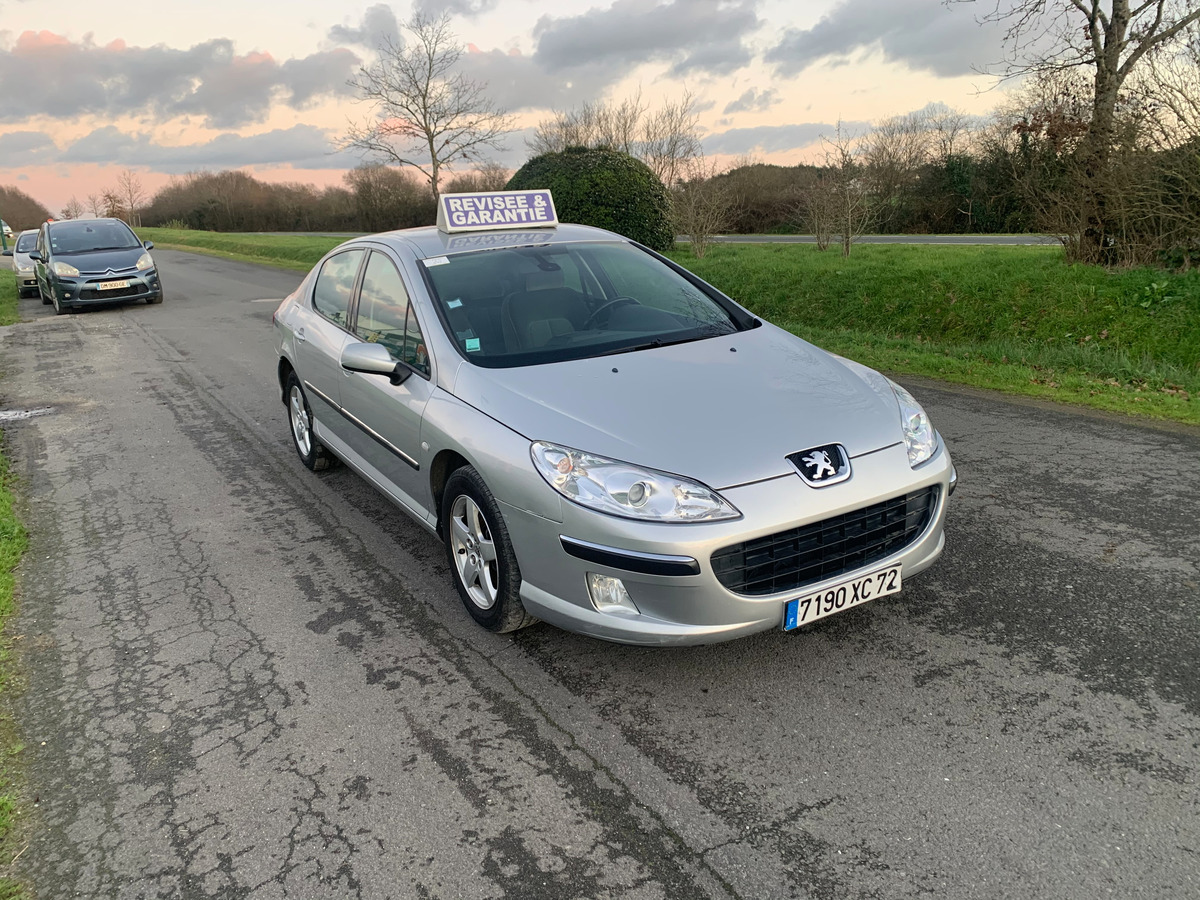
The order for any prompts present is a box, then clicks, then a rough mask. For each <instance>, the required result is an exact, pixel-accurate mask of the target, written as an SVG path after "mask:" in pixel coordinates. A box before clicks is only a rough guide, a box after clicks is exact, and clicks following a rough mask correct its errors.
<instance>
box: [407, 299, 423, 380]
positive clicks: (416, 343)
mask: <svg viewBox="0 0 1200 900" xmlns="http://www.w3.org/2000/svg"><path fill="white" fill-rule="evenodd" d="M400 358H401V359H403V360H404V361H405V362H406V363H408V364H409V365H410V366H412V367H413V368H414V369H416V370H417V371H418V372H424V373H425V375H426V377H428V375H429V354H428V353H427V352H426V351H425V339H424V338H423V337H421V326H420V325H418V324H417V314H416V312H415V311H414V310H413V308H412V307H411V306H410V307H409V308H408V327H407V329H406V330H405V333H404V355H403V356H402V357H400Z"/></svg>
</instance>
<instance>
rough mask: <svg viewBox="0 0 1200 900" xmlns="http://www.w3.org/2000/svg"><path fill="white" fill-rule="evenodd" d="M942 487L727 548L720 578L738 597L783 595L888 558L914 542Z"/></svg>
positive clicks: (721, 553)
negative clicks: (742, 595)
mask: <svg viewBox="0 0 1200 900" xmlns="http://www.w3.org/2000/svg"><path fill="white" fill-rule="evenodd" d="M937 498H938V488H937V486H936V485H934V486H932V487H927V488H923V489H921V490H919V491H913V492H912V493H911V494H905V495H903V496H901V497H893V498H892V499H891V500H884V501H883V502H882V503H875V504H872V505H871V506H866V507H863V508H862V509H856V510H854V511H853V512H848V513H843V514H842V515H840V516H833V517H832V518H829V519H824V520H822V521H820V522H813V523H812V524H810V525H801V526H800V527H799V528H789V529H788V530H787V531H780V532H778V533H776V534H770V535H767V536H766V537H761V538H755V539H754V540H752V541H745V542H744V543H741V544H734V545H732V546H730V547H723V548H722V549H720V550H718V551H717V552H716V553H714V554H713V555H712V566H713V571H714V572H715V573H716V576H717V580H718V581H720V582H721V584H723V585H724V586H725V587H727V588H729V590H731V591H733V592H734V593H735V594H748V595H751V596H754V595H760V594H777V593H780V592H782V591H792V590H795V589H796V588H800V587H804V585H806V584H816V583H817V582H818V581H824V580H825V579H827V578H835V577H837V576H838V575H843V574H845V573H846V572H853V571H854V570H855V569H861V568H862V567H864V566H869V565H871V563H874V562H878V561H879V560H881V559H886V558H887V557H889V556H891V555H892V554H893V553H896V552H898V551H900V550H903V549H904V548H905V547H907V546H908V545H909V544H911V543H913V541H915V540H916V539H917V538H918V537H920V535H921V533H922V532H923V531H924V530H925V528H926V526H927V525H928V524H929V520H930V519H931V518H932V517H933V511H934V510H935V509H936V508H937Z"/></svg>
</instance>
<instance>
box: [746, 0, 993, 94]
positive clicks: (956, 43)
mask: <svg viewBox="0 0 1200 900" xmlns="http://www.w3.org/2000/svg"><path fill="white" fill-rule="evenodd" d="M1001 2H1007V0H1001ZM988 6H989V9H990V6H991V5H990V4H988ZM975 16H976V9H975V6H974V4H970V3H964V4H955V3H950V4H947V3H945V2H943V0H841V2H840V3H839V4H838V5H837V6H836V7H834V9H833V10H832V11H831V12H830V13H829V14H828V15H826V16H824V17H822V18H821V20H820V21H819V22H817V24H816V25H814V26H813V27H812V28H810V29H808V30H806V31H802V30H799V29H794V28H789V29H788V30H787V31H785V32H784V35H783V39H782V40H781V41H780V42H779V43H778V44H777V45H776V46H775V47H773V48H771V49H770V50H769V51H767V54H766V56H765V59H766V61H767V62H769V63H773V64H774V65H775V66H776V68H777V69H778V71H779V73H780V74H781V75H785V76H790V75H796V74H798V73H800V72H802V71H804V70H805V69H806V68H808V67H809V66H811V65H813V64H814V63H817V62H820V61H822V60H827V61H830V62H832V63H835V64H836V63H844V62H845V61H846V58H847V57H848V56H849V55H850V54H852V53H854V52H855V51H858V50H863V49H872V48H878V49H879V50H881V51H882V53H883V57H884V59H886V60H888V61H889V62H899V63H903V64H904V65H907V66H908V67H909V68H911V69H917V70H925V71H929V72H932V73H933V74H935V75H938V76H941V77H954V76H958V75H969V74H971V73H972V72H974V71H978V70H980V69H984V68H987V67H988V66H990V65H992V64H994V63H996V62H997V61H999V60H1000V59H1002V58H1003V57H1004V48H1003V29H1002V28H998V27H996V26H995V25H980V24H979V23H978V22H977V21H976V18H975Z"/></svg>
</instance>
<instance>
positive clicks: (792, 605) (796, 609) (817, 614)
mask: <svg viewBox="0 0 1200 900" xmlns="http://www.w3.org/2000/svg"><path fill="white" fill-rule="evenodd" d="M899 590H900V566H899V565H895V566H888V567H887V568H886V569H880V570H879V571H878V572H872V573H871V574H870V575H864V576H862V577H861V578H855V579H854V580H853V581H846V582H843V583H842V584H835V585H834V586H833V587H830V588H825V590H823V591H818V592H817V593H815V594H809V595H807V596H805V597H797V598H796V599H795V600H789V601H788V602H787V605H786V606H784V608H783V630H784V631H791V630H792V629H793V628H799V627H800V626H801V625H807V624H808V623H809V622H815V621H816V620H817V619H823V618H825V617H826V616H832V615H833V614H834V613H840V612H842V611H843V610H846V609H849V608H850V607H851V606H859V605H861V604H863V603H866V602H867V601H868V600H874V599H875V598H876V597H884V596H887V595H888V594H895V593H897V592H898V591H899Z"/></svg>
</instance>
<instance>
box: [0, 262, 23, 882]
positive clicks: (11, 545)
mask: <svg viewBox="0 0 1200 900" xmlns="http://www.w3.org/2000/svg"><path fill="white" fill-rule="evenodd" d="M3 276H7V277H3ZM16 308H17V281H16V278H14V277H12V273H11V272H7V273H0V323H4V324H8V323H9V322H14V321H16ZM9 310H11V311H12V313H11V318H6V314H7V312H8V311H9ZM3 438H4V434H3V432H0V854H3V856H4V858H2V859H0V871H4V870H6V869H8V868H10V867H11V862H10V860H13V859H14V858H15V857H16V856H17V855H19V853H20V852H21V849H22V848H20V847H15V846H13V844H14V841H13V834H14V833H16V832H15V830H14V824H15V822H16V820H17V818H18V815H19V810H18V805H17V795H18V790H19V788H18V784H19V770H18V767H17V758H18V755H19V754H20V752H21V749H22V748H21V742H20V738H19V736H18V734H17V729H16V725H15V724H14V723H13V721H12V719H11V717H10V716H9V715H8V712H7V710H8V707H9V704H10V702H11V699H12V698H11V691H12V687H13V684H14V681H15V676H14V672H13V660H12V657H11V655H10V653H9V638H8V635H7V629H8V622H9V619H10V618H11V617H12V615H13V613H14V612H15V611H16V597H15V591H16V575H15V570H16V567H17V563H19V562H20V561H21V554H23V553H24V552H25V544H26V536H25V529H24V527H23V526H22V525H21V522H20V520H19V519H18V518H17V513H16V509H15V507H14V499H13V490H12V488H13V477H12V475H11V473H10V472H9V468H8V460H7V459H6V458H5V456H4V440H3ZM21 896H23V891H22V889H21V887H20V886H19V885H18V884H17V883H16V882H14V881H11V880H10V879H9V878H7V877H0V900H15V898H19V897H21Z"/></svg>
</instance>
